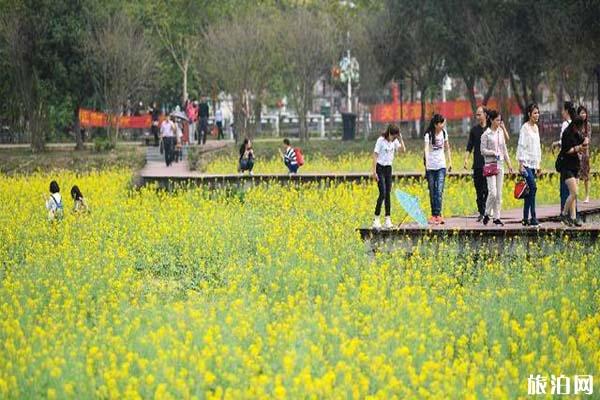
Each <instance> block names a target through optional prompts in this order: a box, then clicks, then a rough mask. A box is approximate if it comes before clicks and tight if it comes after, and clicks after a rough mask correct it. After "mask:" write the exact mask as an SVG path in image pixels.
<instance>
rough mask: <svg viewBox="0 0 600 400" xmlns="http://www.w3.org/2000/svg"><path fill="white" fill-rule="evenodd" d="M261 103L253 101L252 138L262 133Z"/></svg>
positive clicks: (257, 100)
mask: <svg viewBox="0 0 600 400" xmlns="http://www.w3.org/2000/svg"><path fill="white" fill-rule="evenodd" d="M261 119H262V102H261V101H260V99H258V98H257V99H256V100H255V101H254V133H255V135H254V136H258V135H259V134H261V133H262V124H261Z"/></svg>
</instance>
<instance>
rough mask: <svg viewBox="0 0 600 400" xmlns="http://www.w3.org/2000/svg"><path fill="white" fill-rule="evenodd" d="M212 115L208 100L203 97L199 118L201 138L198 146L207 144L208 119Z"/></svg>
mask: <svg viewBox="0 0 600 400" xmlns="http://www.w3.org/2000/svg"><path fill="white" fill-rule="evenodd" d="M209 115H210V108H209V107H208V100H207V99H206V96H203V97H202V102H201V103H200V106H199V108H198V116H199V118H200V126H199V128H198V133H199V135H200V137H199V138H198V144H203V145H204V144H206V137H207V136H208V117H209Z"/></svg>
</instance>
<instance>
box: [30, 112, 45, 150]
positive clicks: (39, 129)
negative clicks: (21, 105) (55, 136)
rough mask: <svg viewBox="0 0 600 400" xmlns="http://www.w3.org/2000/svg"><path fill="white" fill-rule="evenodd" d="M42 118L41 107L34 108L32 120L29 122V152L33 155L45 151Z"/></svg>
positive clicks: (43, 116)
mask: <svg viewBox="0 0 600 400" xmlns="http://www.w3.org/2000/svg"><path fill="white" fill-rule="evenodd" d="M44 118H45V115H44V113H43V112H42V105H39V106H37V107H36V110H35V112H34V113H33V119H31V120H30V121H29V129H30V131H31V150H32V151H33V152H34V153H40V152H43V151H44V150H45V149H46V137H45V134H46V132H45V129H44V126H45V124H44Z"/></svg>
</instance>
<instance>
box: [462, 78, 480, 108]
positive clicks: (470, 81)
mask: <svg viewBox="0 0 600 400" xmlns="http://www.w3.org/2000/svg"><path fill="white" fill-rule="evenodd" d="M463 81H464V82H465V86H466V87H467V94H468V96H469V102H470V103H471V110H472V111H473V114H475V111H477V99H476V98H475V79H474V78H473V77H463Z"/></svg>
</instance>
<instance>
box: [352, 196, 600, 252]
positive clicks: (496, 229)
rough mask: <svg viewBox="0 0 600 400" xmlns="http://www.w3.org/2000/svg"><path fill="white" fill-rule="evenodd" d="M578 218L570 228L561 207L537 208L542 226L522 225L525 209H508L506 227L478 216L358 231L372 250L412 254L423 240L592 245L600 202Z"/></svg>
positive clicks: (489, 245) (582, 208) (599, 226)
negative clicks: (571, 240)
mask: <svg viewBox="0 0 600 400" xmlns="http://www.w3.org/2000/svg"><path fill="white" fill-rule="evenodd" d="M578 208H579V215H580V217H581V218H582V220H583V221H584V226H582V227H579V228H577V227H567V226H565V225H563V224H562V223H560V222H559V215H560V213H559V205H558V204H557V205H551V206H538V207H537V209H536V212H537V217H538V220H539V222H540V223H541V226H540V227H538V228H535V227H524V226H523V225H521V219H522V218H523V217H522V213H523V211H522V209H512V210H507V211H504V212H503V213H502V221H503V222H504V226H497V225H494V224H493V222H492V221H490V222H489V223H488V225H487V226H486V225H483V223H481V222H477V216H475V215H471V216H462V217H461V216H458V217H451V218H447V219H446V223H445V224H443V225H430V226H427V227H421V226H419V225H417V224H416V223H412V222H410V223H403V224H400V225H397V226H395V227H394V228H393V229H372V228H370V227H364V228H359V229H358V231H359V232H360V236H361V238H362V239H363V240H364V241H365V242H367V243H368V244H369V245H370V246H371V247H372V248H373V249H375V248H381V247H384V248H390V247H391V248H403V249H405V250H407V251H410V250H411V249H412V248H413V247H414V246H417V245H418V243H419V242H420V241H422V240H423V239H425V238H427V239H435V238H437V239H444V240H446V239H456V240H459V241H462V242H466V243H469V244H471V245H473V246H475V247H478V248H482V246H483V247H485V248H486V249H498V248H504V247H507V246H508V247H510V248H512V247H514V246H515V245H517V244H519V243H520V244H521V245H525V246H526V247H527V246H529V245H530V244H531V243H535V242H536V239H542V238H553V239H557V240H559V241H560V239H562V238H564V237H569V238H576V239H578V240H581V241H583V242H585V243H589V244H592V243H594V242H596V240H598V236H599V235H600V201H599V200H594V201H591V202H590V203H583V202H580V203H579V205H578Z"/></svg>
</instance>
